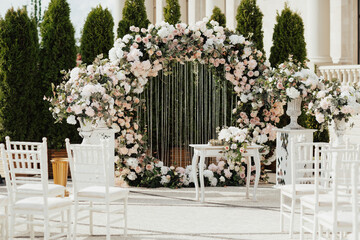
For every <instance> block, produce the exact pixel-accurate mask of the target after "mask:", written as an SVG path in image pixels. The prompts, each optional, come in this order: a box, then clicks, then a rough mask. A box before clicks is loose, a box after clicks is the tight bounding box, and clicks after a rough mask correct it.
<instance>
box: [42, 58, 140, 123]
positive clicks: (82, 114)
mask: <svg viewBox="0 0 360 240" xmlns="http://www.w3.org/2000/svg"><path fill="white" fill-rule="evenodd" d="M64 74H65V76H64V79H65V81H64V82H62V83H61V84H60V85H59V86H56V88H55V86H54V85H53V86H52V87H53V97H50V98H45V99H46V100H47V101H49V102H50V105H51V107H50V111H52V113H53V116H54V118H55V119H56V121H57V122H59V121H62V120H63V119H66V121H67V123H69V124H73V125H75V124H76V118H78V119H81V120H83V121H89V122H91V123H93V124H94V123H98V122H99V121H100V120H103V121H105V123H106V124H107V125H108V126H109V127H111V126H112V125H113V123H116V122H117V120H118V116H121V115H123V114H124V110H125V109H126V108H132V107H133V106H131V105H130V106H129V104H128V103H126V102H124V101H123V97H124V96H125V94H126V93H127V92H128V91H127V89H126V88H125V87H124V86H123V85H122V84H119V83H120V81H121V80H122V79H123V78H124V76H125V75H124V73H123V72H122V71H119V68H118V67H117V66H115V65H113V64H111V63H110V62H109V60H107V59H102V56H101V55H100V56H98V58H96V59H95V61H94V63H93V64H92V65H89V66H86V65H84V64H82V65H79V66H78V67H75V68H74V69H72V70H71V71H69V72H64ZM128 98H131V97H128ZM134 102H135V103H139V102H140V100H139V99H138V98H135V99H134ZM129 121H130V120H129V119H128V121H125V120H124V123H123V124H122V122H119V124H120V125H127V124H129V123H128V122H129Z"/></svg>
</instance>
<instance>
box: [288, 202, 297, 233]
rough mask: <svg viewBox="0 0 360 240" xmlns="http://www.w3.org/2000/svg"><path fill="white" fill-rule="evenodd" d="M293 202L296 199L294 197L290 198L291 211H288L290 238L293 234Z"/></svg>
mask: <svg viewBox="0 0 360 240" xmlns="http://www.w3.org/2000/svg"><path fill="white" fill-rule="evenodd" d="M295 203H296V199H295V198H294V197H292V198H291V213H290V231H289V233H290V238H293V235H294V220H295Z"/></svg>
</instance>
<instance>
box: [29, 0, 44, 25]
mask: <svg viewBox="0 0 360 240" xmlns="http://www.w3.org/2000/svg"><path fill="white" fill-rule="evenodd" d="M41 2H42V0H31V2H30V4H31V5H32V6H33V12H32V13H31V17H33V18H34V19H35V22H36V25H38V24H39V23H40V22H41V20H42V13H41Z"/></svg>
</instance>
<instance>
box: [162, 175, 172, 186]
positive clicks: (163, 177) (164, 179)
mask: <svg viewBox="0 0 360 240" xmlns="http://www.w3.org/2000/svg"><path fill="white" fill-rule="evenodd" d="M169 182H170V178H167V177H166V176H161V180H160V184H161V185H165V184H167V183H169Z"/></svg>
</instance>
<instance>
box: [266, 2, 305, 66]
mask: <svg viewBox="0 0 360 240" xmlns="http://www.w3.org/2000/svg"><path fill="white" fill-rule="evenodd" d="M276 21H277V23H276V25H275V27H274V34H273V46H272V47H271V50H270V52H271V55H270V59H269V60H270V63H271V65H272V66H273V67H276V66H277V65H279V64H280V63H282V62H285V61H287V60H288V58H289V55H292V58H293V59H294V60H297V61H299V62H304V61H305V60H306V43H305V37H304V23H303V21H302V19H301V17H300V15H299V14H297V13H295V12H292V11H291V9H290V8H289V7H288V5H287V4H285V8H284V9H283V10H282V12H281V15H279V13H278V14H277V17H276Z"/></svg>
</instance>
